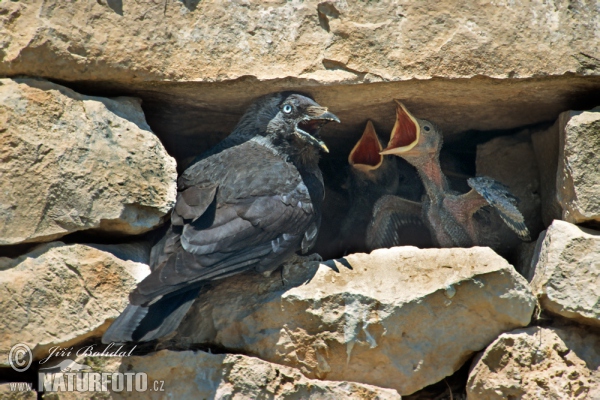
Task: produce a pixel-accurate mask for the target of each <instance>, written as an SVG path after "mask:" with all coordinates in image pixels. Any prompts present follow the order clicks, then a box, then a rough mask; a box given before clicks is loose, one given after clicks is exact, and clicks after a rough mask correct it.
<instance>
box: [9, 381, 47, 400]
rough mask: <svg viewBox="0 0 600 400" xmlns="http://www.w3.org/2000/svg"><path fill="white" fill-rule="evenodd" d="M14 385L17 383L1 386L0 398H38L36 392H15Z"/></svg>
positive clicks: (23, 399) (16, 399)
mask: <svg viewBox="0 0 600 400" xmlns="http://www.w3.org/2000/svg"><path fill="white" fill-rule="evenodd" d="M14 385H15V383H12V384H10V383H4V384H0V398H2V399H7V400H36V399H37V398H38V396H37V392H36V391H35V390H23V391H21V390H19V391H15V389H14V388H15V386H14ZM17 385H18V383H17Z"/></svg>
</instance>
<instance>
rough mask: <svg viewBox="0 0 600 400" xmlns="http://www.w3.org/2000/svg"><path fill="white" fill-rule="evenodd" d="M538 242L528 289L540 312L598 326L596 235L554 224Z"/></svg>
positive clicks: (599, 236) (599, 253) (599, 249)
mask: <svg viewBox="0 0 600 400" xmlns="http://www.w3.org/2000/svg"><path fill="white" fill-rule="evenodd" d="M538 240H539V242H541V243H538V246H537V248H538V249H539V250H538V254H537V255H536V256H535V257H534V260H533V261H532V265H533V266H534V271H535V275H534V277H533V280H532V281H531V287H532V290H533V293H534V294H535V295H537V296H538V298H539V301H540V304H541V306H542V308H543V309H544V310H546V311H550V312H551V313H554V314H558V315H562V316H563V317H567V318H570V319H574V320H576V321H578V322H581V323H585V324H591V325H595V326H600V232H599V231H593V230H591V229H585V228H581V227H578V226H576V225H573V224H570V223H568V222H564V221H560V220H556V221H554V222H553V223H552V225H550V227H549V228H548V230H547V231H546V233H545V234H544V235H540V238H539V239H538Z"/></svg>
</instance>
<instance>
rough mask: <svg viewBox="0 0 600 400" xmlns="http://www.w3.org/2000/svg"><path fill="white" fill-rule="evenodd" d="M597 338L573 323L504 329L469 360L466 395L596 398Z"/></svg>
mask: <svg viewBox="0 0 600 400" xmlns="http://www.w3.org/2000/svg"><path fill="white" fill-rule="evenodd" d="M599 367H600V337H599V336H598V335H597V334H594V333H593V332H592V331H590V330H589V329H588V330H586V329H582V328H576V327H562V328H540V327H531V328H527V329H519V330H516V331H514V332H510V333H505V334H503V335H500V337H499V338H498V339H497V340H496V341H494V343H492V344H491V345H490V346H489V347H488V348H487V349H486V350H485V351H484V352H483V353H482V354H481V355H480V356H479V357H478V359H476V360H475V362H474V363H473V367H472V370H471V374H470V376H469V381H468V383H467V396H468V398H469V400H471V399H472V400H501V399H514V400H517V399H519V400H538V399H590V400H593V399H598V398H600V370H599Z"/></svg>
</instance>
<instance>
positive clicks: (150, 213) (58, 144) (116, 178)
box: [0, 79, 177, 244]
mask: <svg viewBox="0 0 600 400" xmlns="http://www.w3.org/2000/svg"><path fill="white" fill-rule="evenodd" d="M0 132H2V133H1V135H2V140H1V141H0V160H1V162H0V176H2V179H1V180H0V194H1V195H0V244H16V243H21V242H39V241H49V240H53V239H55V238H58V237H61V236H63V235H66V234H68V233H71V232H75V231H80V230H85V229H98V230H102V231H107V232H118V233H123V234H138V233H142V232H146V231H148V230H150V229H152V228H154V227H156V226H158V225H159V224H160V223H161V222H162V220H163V217H164V216H165V215H166V214H167V213H168V212H169V210H170V209H171V207H172V206H173V204H174V201H175V194H176V182H175V181H176V178H177V175H176V170H175V160H174V159H173V158H172V157H170V156H169V155H168V154H167V153H166V151H165V149H164V148H163V146H162V145H161V143H160V141H159V140H158V138H157V137H156V136H155V135H154V134H153V133H152V131H151V130H150V128H149V127H148V125H147V124H146V122H145V120H144V114H143V112H142V110H141V107H140V103H139V100H137V99H133V98H125V97H120V98H115V99H108V98H101V97H91V96H84V95H80V94H78V93H76V92H74V91H72V90H71V89H68V88H66V87H64V86H60V85H56V84H54V83H50V82H47V81H42V80H33V79H15V80H12V79H2V80H0Z"/></svg>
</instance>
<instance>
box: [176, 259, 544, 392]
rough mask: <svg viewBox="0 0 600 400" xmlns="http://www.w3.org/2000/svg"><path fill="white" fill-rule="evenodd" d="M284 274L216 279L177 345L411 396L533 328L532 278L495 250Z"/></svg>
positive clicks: (344, 263) (353, 262)
mask: <svg viewBox="0 0 600 400" xmlns="http://www.w3.org/2000/svg"><path fill="white" fill-rule="evenodd" d="M285 271H286V272H285V274H284V275H283V282H285V286H283V285H282V277H281V276H280V275H279V274H272V276H271V277H270V278H265V277H263V276H262V275H257V274H244V275H240V276H235V277H231V278H228V279H227V280H226V281H222V282H216V283H215V284H214V286H213V287H211V288H207V289H206V291H205V292H204V293H203V294H201V295H200V297H199V298H198V299H197V300H196V302H195V304H194V306H193V307H192V309H191V310H190V312H189V313H188V315H187V316H186V319H184V321H183V322H182V325H181V326H180V329H179V331H178V336H177V337H175V338H174V340H175V341H176V342H179V344H181V345H184V346H185V345H189V344H191V343H212V344H216V345H218V346H222V347H225V348H227V349H232V350H236V351H241V352H244V353H245V354H252V355H256V356H258V357H260V358H261V359H264V360H267V361H270V362H275V363H278V364H283V365H288V366H291V367H294V368H298V369H299V370H300V371H301V372H302V373H303V374H304V375H306V376H307V377H309V378H321V379H331V380H348V381H355V382H363V383H368V384H372V385H376V386H381V387H389V388H394V389H396V390H398V392H399V393H400V394H403V395H404V394H410V393H412V392H415V391H416V390H418V389H420V388H423V387H425V386H427V385H429V384H431V383H435V382H437V381H439V380H441V379H442V378H444V377H445V376H448V375H451V374H452V373H453V372H454V371H456V370H457V369H458V368H459V367H460V366H461V365H462V364H463V363H464V362H465V361H466V360H467V359H468V358H469V356H470V355H471V354H472V353H473V352H475V351H478V350H479V349H482V348H484V347H485V346H486V345H487V344H489V343H490V342H491V341H492V340H494V338H496V337H497V336H498V334H500V333H501V332H505V331H508V330H511V329H514V328H515V327H521V326H525V325H527V324H528V323H529V320H530V317H531V313H532V311H533V307H534V303H535V298H534V297H533V295H532V294H531V292H530V289H529V287H528V285H527V282H526V281H525V279H523V278H522V277H521V276H520V275H518V274H517V273H516V271H515V270H514V268H513V267H512V266H511V265H509V264H508V263H507V262H506V261H505V260H504V259H503V258H501V257H499V256H498V255H496V254H495V253H494V252H493V251H491V250H490V249H489V248H479V247H475V248H471V249H429V250H419V249H417V248H415V247H397V248H392V249H389V250H376V251H374V252H373V253H371V254H370V255H367V254H354V255H351V256H348V257H347V258H345V259H341V260H337V261H335V262H334V261H330V262H328V264H327V265H325V264H321V265H319V266H317V264H316V263H313V264H310V265H305V266H301V265H295V266H292V267H289V268H287V269H286V270H285ZM304 282H305V284H303V285H302V283H304Z"/></svg>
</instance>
